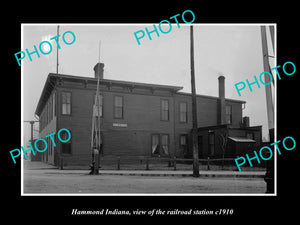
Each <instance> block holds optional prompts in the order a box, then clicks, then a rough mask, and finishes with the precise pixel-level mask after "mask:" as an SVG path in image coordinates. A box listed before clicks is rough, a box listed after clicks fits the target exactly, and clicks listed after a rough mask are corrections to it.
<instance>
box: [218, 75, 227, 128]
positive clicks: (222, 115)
mask: <svg viewBox="0 0 300 225" xmlns="http://www.w3.org/2000/svg"><path fill="white" fill-rule="evenodd" d="M218 80H219V113H218V115H219V124H220V125H221V124H226V104H225V77H224V76H222V75H221V76H219V77H218Z"/></svg>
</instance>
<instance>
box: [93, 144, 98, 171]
mask: <svg viewBox="0 0 300 225" xmlns="http://www.w3.org/2000/svg"><path fill="white" fill-rule="evenodd" d="M94 160H95V164H94V171H93V174H94V175H97V174H99V150H98V149H94Z"/></svg>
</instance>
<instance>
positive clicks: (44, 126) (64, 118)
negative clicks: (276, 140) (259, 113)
mask: <svg viewBox="0 0 300 225" xmlns="http://www.w3.org/2000/svg"><path fill="white" fill-rule="evenodd" d="M103 67H104V64H103V63H98V64H97V65H96V66H95V67H94V70H95V77H91V78H89V77H81V76H72V75H65V74H53V73H50V74H49V75H48V78H47V80H46V83H45V86H44V89H43V91H42V94H41V97H40V99H39V102H38V105H37V108H36V111H35V114H36V115H37V116H38V117H39V120H40V129H39V130H40V137H45V136H47V135H48V134H50V133H53V132H57V131H58V130H60V129H62V128H67V129H68V130H69V131H70V132H71V135H72V138H71V140H70V141H69V142H68V143H61V142H59V141H58V140H57V137H56V140H55V143H56V146H54V145H53V143H52V142H51V139H50V137H48V138H47V142H48V149H47V151H45V152H44V153H43V154H42V161H45V162H48V163H50V164H53V165H56V166H59V164H60V163H61V159H64V162H66V161H67V163H68V165H76V166H78V165H88V164H90V163H91V136H92V135H91V132H92V114H93V104H94V98H95V94H96V86H97V76H100V94H101V96H100V97H101V98H100V99H101V101H100V102H99V104H100V112H99V113H100V114H99V115H98V116H100V119H101V128H100V130H101V138H102V141H103V154H102V156H103V157H104V159H105V157H106V156H147V157H173V156H176V157H179V158H183V157H191V152H192V150H191V149H192V148H191V135H190V132H191V129H192V100H191V94H189V93H183V92H180V90H181V89H182V87H178V86H169V85H157V84H146V83H138V82H128V81H119V80H109V79H104V77H103ZM243 104H245V101H241V100H233V99H226V98H225V77H223V76H220V77H219V97H213V96H205V95H197V116H198V127H199V130H198V134H199V137H200V138H199V142H200V145H199V156H200V157H206V156H207V155H210V156H214V157H220V146H219V145H220V142H219V140H218V133H219V132H220V131H223V130H227V132H228V139H229V141H228V146H229V145H232V146H234V149H235V150H234V151H233V148H230V149H229V148H228V150H226V157H234V156H236V155H240V154H242V153H241V152H247V151H248V152H250V151H253V149H252V146H253V145H260V144H261V128H259V127H253V128H250V127H248V126H247V127H245V126H244V124H245V122H243V116H242V111H243ZM212 133H214V135H215V136H214V138H213V136H212ZM252 134H253V135H252ZM61 135H62V136H63V135H64V134H63V133H62V134H61ZM246 139H247V143H249V146H248V144H247V146H248V147H247V148H246V147H245V146H246V144H245V143H246V142H245V140H246ZM230 142H232V144H231V143H230ZM241 149H243V150H241Z"/></svg>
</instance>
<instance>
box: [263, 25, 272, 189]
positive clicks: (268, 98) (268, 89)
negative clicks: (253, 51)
mask: <svg viewBox="0 0 300 225" xmlns="http://www.w3.org/2000/svg"><path fill="white" fill-rule="evenodd" d="M271 27H272V26H271ZM270 31H271V40H272V46H273V49H274V27H273V28H271V29H270ZM261 40H262V54H263V65H264V71H268V72H269V73H271V71H270V64H269V51H268V42H267V34H266V27H265V26H261ZM274 53H275V51H274ZM271 74H272V73H271ZM273 81H274V76H273ZM269 82H270V77H269V76H265V83H269ZM273 84H274V83H273ZM271 88H274V86H273V85H266V86H265V90H266V103H267V116H268V128H269V137H270V143H273V142H274V122H275V120H274V105H273V100H272V89H271ZM274 161H275V157H274V158H272V159H271V160H269V161H267V163H266V168H267V171H266V174H265V178H264V179H265V181H266V183H267V190H266V193H274Z"/></svg>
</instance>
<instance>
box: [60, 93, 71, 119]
mask: <svg viewBox="0 0 300 225" xmlns="http://www.w3.org/2000/svg"><path fill="white" fill-rule="evenodd" d="M61 108H62V115H71V92H62V107H61Z"/></svg>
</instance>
